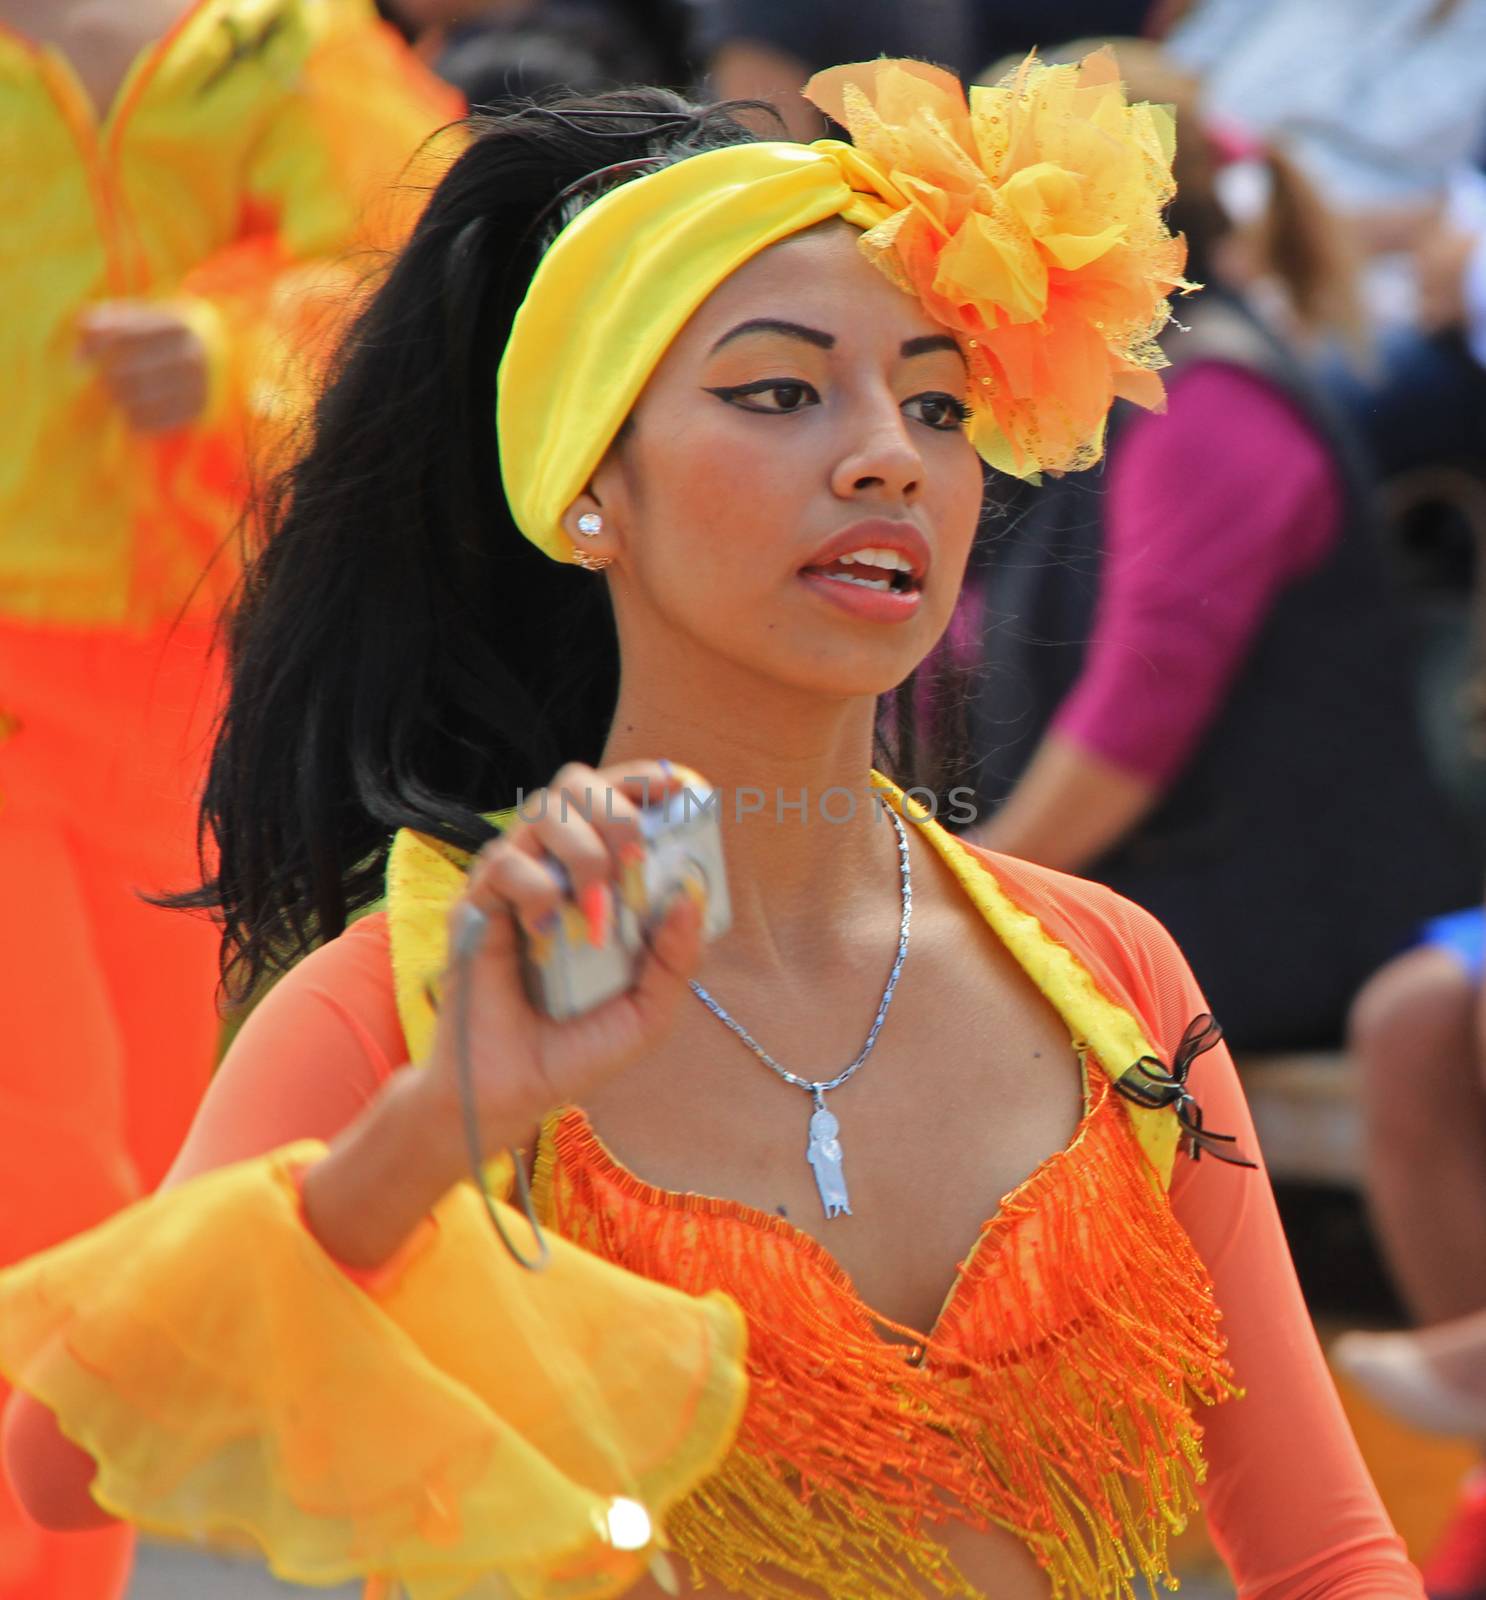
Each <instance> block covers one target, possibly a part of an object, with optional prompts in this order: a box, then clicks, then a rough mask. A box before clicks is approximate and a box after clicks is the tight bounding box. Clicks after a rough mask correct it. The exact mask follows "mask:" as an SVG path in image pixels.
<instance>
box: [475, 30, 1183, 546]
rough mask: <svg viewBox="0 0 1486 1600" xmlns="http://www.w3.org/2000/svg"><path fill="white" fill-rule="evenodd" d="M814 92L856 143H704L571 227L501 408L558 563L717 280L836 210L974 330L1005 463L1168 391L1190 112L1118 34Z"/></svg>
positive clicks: (898, 273) (518, 514) (525, 508)
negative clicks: (1123, 54) (595, 485)
mask: <svg viewBox="0 0 1486 1600" xmlns="http://www.w3.org/2000/svg"><path fill="white" fill-rule="evenodd" d="M806 93H807V95H808V96H809V97H810V99H811V100H812V101H814V103H815V104H816V105H818V106H820V107H821V109H822V110H824V111H826V112H827V113H828V114H829V115H831V116H833V117H835V118H836V120H837V121H839V122H841V123H842V124H843V125H844V126H846V127H847V128H849V129H850V130H851V134H852V138H853V141H854V142H853V143H852V144H844V143H842V142H840V141H838V140H834V139H821V140H817V141H816V143H814V144H812V145H799V144H786V143H783V142H769V143H759V144H742V145H733V146H729V147H727V148H725V149H721V150H712V151H708V152H706V153H705V154H702V155H697V156H690V157H687V158H686V159H684V160H681V161H678V162H675V163H674V164H673V165H671V166H668V167H664V168H662V169H661V170H660V171H658V172H653V173H650V174H649V175H647V176H645V177H643V178H636V179H634V180H632V181H630V182H628V183H624V184H621V185H619V186H618V187H617V188H615V189H612V190H610V191H609V193H608V194H606V195H604V196H603V197H602V198H601V199H599V200H597V201H595V202H594V203H593V204H592V205H591V206H589V207H588V208H587V209H586V210H584V211H583V212H582V213H580V214H579V216H578V217H576V218H575V219H574V220H573V221H572V222H571V223H569V224H568V226H567V227H565V228H564V229H563V230H562V232H561V233H560V234H559V235H558V237H557V239H556V240H555V241H554V242H553V244H552V247H551V248H550V249H549V250H548V251H547V253H546V255H545V256H544V257H543V259H542V262H541V265H540V266H539V267H538V269H537V271H536V274H535V276H534V277H533V279H532V282H531V285H530V287H529V289H528V290H527V294H526V298H525V299H524V300H523V302H522V304H521V307H520V309H519V310H518V312H517V314H516V318H515V321H514V323H513V325H512V328H511V336H510V339H509V341H508V343H507V345H506V349H505V354H504V356H503V357H502V359H501V364H500V371H499V374H498V377H497V405H496V427H497V433H498V438H499V444H500V460H501V474H502V477H503V479H504V482H505V490H506V498H507V500H508V502H509V504H510V508H511V514H512V516H513V518H514V519H515V522H516V525H517V527H519V528H520V529H521V531H522V532H523V533H524V534H525V535H526V536H527V538H529V539H530V540H532V541H533V543H535V544H536V545H537V546H538V547H539V548H541V549H542V550H543V551H545V552H546V553H547V554H548V555H550V556H552V557H553V558H554V559H555V560H558V561H571V560H572V558H573V546H572V542H571V540H570V539H569V538H568V535H567V533H566V531H565V530H564V529H563V527H562V520H561V519H562V517H563V514H564V513H565V512H566V511H567V509H568V508H569V507H570V506H571V505H572V503H573V501H574V500H575V499H576V498H577V497H578V495H579V494H581V493H582V491H583V490H584V488H585V487H586V486H587V484H588V482H589V480H590V479H591V477H592V476H593V473H594V470H595V468H597V466H598V465H599V463H600V462H601V461H602V460H603V458H604V454H605V452H606V451H607V450H608V448H609V446H610V444H611V443H612V442H613V440H614V437H615V435H616V434H617V433H618V432H619V429H620V427H621V426H622V425H623V423H624V420H625V418H626V417H627V416H628V415H629V412H630V410H631V408H632V407H633V405H634V403H635V401H636V400H637V399H638V398H639V396H640V393H641V391H642V390H643V389H644V387H645V384H646V382H647V381H648V379H649V377H650V374H651V373H652V372H653V371H654V370H655V368H656V366H657V364H658V363H659V361H660V359H661V357H662V356H663V355H664V354H665V351H666V349H667V347H668V346H669V345H670V343H671V341H672V340H673V339H674V338H675V337H676V335H677V334H678V333H679V332H680V331H681V329H682V328H683V327H684V326H685V324H686V322H687V320H688V319H689V318H690V317H691V315H692V313H693V312H694V311H695V310H696V309H697V307H698V306H700V305H701V303H702V302H703V301H704V300H705V299H706V298H707V296H708V295H709V294H711V293H712V291H713V290H714V289H715V288H716V287H717V286H718V285H719V284H720V283H722V282H723V280H724V279H726V278H727V277H728V276H729V275H730V274H732V273H733V272H735V271H736V270H737V269H738V268H739V267H740V266H742V265H743V263H744V262H746V261H748V260H749V259H750V258H751V257H752V256H755V255H757V254H758V252H759V251H760V250H763V249H766V248H767V247H768V246H769V245H771V244H774V243H776V242H777V241H779V240H780V239H784V238H787V237H789V235H791V234H794V233H798V232H800V231H801V230H803V229H805V228H810V227H813V226H814V225H815V224H816V223H818V222H824V221H826V220H827V219H829V218H831V217H840V218H841V219H842V220H843V221H845V222H848V223H851V224H853V225H854V226H856V227H858V228H861V229H863V230H864V232H863V236H862V240H861V245H862V249H863V251H864V253H865V254H866V255H867V256H868V258H869V259H871V260H872V261H873V262H875V263H876V265H878V266H879V267H880V268H882V270H883V271H885V272H886V273H887V274H888V275H889V276H890V277H891V278H892V279H893V281H894V282H896V283H897V284H898V285H899V286H900V287H901V288H903V289H905V290H907V291H908V292H909V293H913V294H916V295H917V296H918V297H919V299H920V301H921V302H922V303H923V306H924V308H925V310H926V311H927V312H928V313H929V315H930V316H931V317H933V318H934V319H935V320H936V321H938V322H940V323H942V324H943V325H944V326H945V327H947V328H949V329H950V331H951V332H953V333H954V334H955V335H956V336H957V337H958V339H959V342H960V347H961V349H962V351H963V352H964V354H965V357H966V360H967V363H968V365H969V368H970V374H971V384H970V389H971V392H970V395H969V399H970V404H971V406H972V408H973V415H972V419H971V422H970V424H969V428H968V432H969V434H970V438H971V440H972V442H973V443H974V445H975V447H976V449H977V450H979V452H980V454H981V455H982V456H983V457H984V458H985V459H986V460H987V461H988V462H990V463H991V465H992V466H994V467H997V468H999V469H1001V470H1002V471H1005V472H1010V473H1014V474H1017V475H1018V476H1029V475H1031V474H1033V473H1036V472H1038V471H1039V470H1049V471H1054V472H1061V471H1068V470H1072V469H1074V468H1077V467H1082V466H1087V465H1089V464H1090V463H1092V462H1093V461H1096V460H1097V459H1098V457H1099V455H1100V453H1101V451H1102V449H1103V438H1104V424H1105V419H1106V417H1107V415H1108V412H1109V407H1110V404H1111V403H1112V401H1113V399H1114V398H1115V396H1116V395H1122V396H1125V397H1126V398H1128V399H1131V400H1134V401H1136V402H1137V403H1139V404H1141V405H1145V406H1148V407H1152V408H1154V407H1158V406H1159V405H1160V404H1161V403H1162V398H1163V394H1162V386H1161V380H1160V378H1159V377H1157V376H1156V373H1155V369H1156V368H1157V367H1159V366H1163V365H1165V361H1164V358H1163V357H1162V355H1161V353H1160V350H1159V348H1158V347H1157V346H1156V344H1155V337H1156V335H1157V334H1158V333H1159V332H1160V331H1161V329H1162V327H1163V326H1164V325H1165V323H1166V321H1167V320H1168V318H1169V316H1170V308H1169V306H1168V304H1167V300H1166V296H1167V295H1168V294H1169V293H1170V292H1171V291H1172V290H1173V289H1176V288H1181V289H1187V288H1190V287H1192V286H1191V285H1189V284H1187V283H1186V282H1185V280H1184V279H1183V278H1182V276H1181V272H1182V267H1183V265H1184V262H1185V245H1184V241H1183V240H1181V239H1180V238H1179V237H1178V238H1173V237H1172V235H1171V234H1170V233H1169V231H1168V230H1167V229H1166V227H1165V225H1164V223H1163V222H1162V220H1161V210H1162V207H1163V206H1164V205H1165V204H1166V202H1167V201H1168V200H1169V199H1170V198H1171V196H1172V194H1173V192H1174V186H1173V184H1172V181H1171V156H1172V151H1173V149H1174V141H1173V137H1172V128H1171V118H1170V115H1169V114H1168V113H1167V112H1166V111H1165V110H1164V109H1163V108H1161V107H1157V106H1148V105H1135V106H1131V105H1128V104H1127V103H1126V101H1125V97H1124V92H1123V90H1122V88H1121V86H1120V81H1119V69H1118V67H1117V66H1116V64H1115V61H1114V57H1113V53H1112V52H1110V51H1108V50H1103V51H1100V52H1098V53H1097V54H1095V55H1092V56H1089V57H1086V58H1085V59H1084V60H1083V61H1082V62H1080V63H1078V64H1077V65H1076V66H1064V67H1047V66H1043V65H1042V64H1041V63H1040V62H1038V61H1036V60H1035V58H1033V57H1028V59H1027V61H1026V62H1024V63H1023V65H1022V67H1021V68H1020V69H1019V71H1018V72H1016V73H1014V74H1009V75H1008V76H1007V77H1006V78H1005V79H1003V80H1002V82H1001V83H1000V84H998V85H996V86H995V87H993V88H972V89H971V91H970V98H969V101H968V103H967V101H966V98H965V94H964V91H963V90H962V89H961V87H960V84H959V82H958V80H957V79H955V78H954V77H953V76H951V75H950V74H949V73H947V72H943V71H941V70H939V69H938V68H936V67H928V66H925V65H923V64H922V63H920V62H916V61H872V62H864V63H861V64H859V65H857V66H851V67H835V68H832V69H831V70H830V71H829V72H824V73H818V74H817V75H816V76H815V77H814V78H812V79H811V81H810V83H809V85H808V86H807V88H806Z"/></svg>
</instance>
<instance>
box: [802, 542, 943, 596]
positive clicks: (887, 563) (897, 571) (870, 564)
mask: <svg viewBox="0 0 1486 1600" xmlns="http://www.w3.org/2000/svg"><path fill="white" fill-rule="evenodd" d="M805 571H806V572H808V573H813V574H815V575H817V576H819V577H822V578H830V579H832V580H833V581H834V582H836V583H849V584H854V585H856V586H857V587H859V588H863V589H876V590H877V591H878V592H879V593H883V594H916V593H917V592H918V590H919V589H921V588H922V587H923V584H922V580H921V579H920V578H919V577H918V576H917V574H916V573H915V572H914V570H913V564H912V562H910V561H909V560H908V558H907V557H906V556H903V555H900V554H899V553H898V552H897V551H896V550H856V551H853V552H852V553H851V554H849V555H843V556H838V557H837V558H836V559H835V560H834V561H827V562H824V563H823V564H822V565H820V566H818V567H806V568H805Z"/></svg>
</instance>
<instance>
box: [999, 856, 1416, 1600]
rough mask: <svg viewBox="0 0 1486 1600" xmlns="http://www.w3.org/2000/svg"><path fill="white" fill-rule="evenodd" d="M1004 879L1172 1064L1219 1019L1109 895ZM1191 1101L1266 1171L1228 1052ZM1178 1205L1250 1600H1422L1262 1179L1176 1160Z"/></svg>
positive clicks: (1147, 925) (1234, 1558)
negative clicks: (1218, 1333)
mask: <svg viewBox="0 0 1486 1600" xmlns="http://www.w3.org/2000/svg"><path fill="white" fill-rule="evenodd" d="M994 866H995V871H996V873H997V875H998V876H999V877H1000V878H1001V880H1002V881H1003V883H1004V884H1005V887H1006V889H1007V891H1008V893H1010V894H1012V895H1013V897H1014V898H1015V899H1016V900H1017V901H1018V903H1019V904H1021V905H1023V906H1024V907H1025V908H1026V909H1027V910H1029V911H1032V912H1033V913H1034V914H1035V915H1036V916H1037V917H1038V918H1039V920H1041V921H1042V923H1043V925H1044V927H1046V928H1047V929H1048V931H1049V932H1050V933H1052V934H1053V936H1054V937H1055V938H1057V939H1058V940H1060V941H1061V942H1063V943H1065V944H1067V945H1069V946H1070V948H1072V949H1073V950H1074V951H1075V952H1076V954H1077V955H1078V956H1079V957H1080V959H1081V960H1082V961H1083V962H1084V964H1085V965H1086V966H1087V967H1088V968H1089V970H1090V971H1091V972H1092V973H1093V975H1094V977H1095V979H1096V981H1097V983H1098V984H1099V986H1100V987H1101V988H1102V989H1104V990H1105V991H1106V992H1107V993H1108V994H1109V995H1110V996H1111V998H1113V999H1116V1000H1118V1001H1119V1002H1120V1003H1121V1004H1124V1005H1127V1006H1129V1007H1130V1009H1132V1010H1133V1011H1134V1012H1135V1013H1136V1014H1137V1015H1138V1016H1139V1017H1140V1018H1141V1019H1142V1020H1143V1021H1144V1023H1145V1024H1146V1028H1147V1032H1148V1033H1149V1035H1150V1037H1151V1039H1152V1040H1153V1041H1154V1042H1155V1043H1156V1046H1157V1048H1158V1049H1159V1050H1161V1051H1162V1052H1164V1054H1165V1059H1166V1060H1168V1061H1169V1060H1170V1052H1171V1051H1172V1049H1173V1048H1174V1047H1175V1045H1176V1043H1177V1041H1178V1040H1179V1039H1180V1038H1181V1036H1182V1032H1183V1030H1184V1029H1185V1028H1186V1026H1187V1024H1188V1022H1190V1021H1191V1019H1192V1018H1193V1017H1194V1016H1196V1015H1197V1014H1198V1013H1200V1012H1203V1011H1206V1010H1208V1005H1207V1002H1206V1000H1205V999H1204V998H1203V995H1202V991H1201V989H1200V988H1199V986H1198V984H1197V980H1196V979H1195V978H1194V977H1193V975H1192V971H1191V969H1190V968H1189V967H1188V965H1187V962H1186V960H1185V958H1184V957H1183V955H1182V953H1181V951H1180V950H1179V949H1178V948H1177V945H1176V942H1175V940H1173V939H1172V937H1171V935H1170V934H1169V933H1167V932H1166V930H1165V928H1163V927H1162V926H1161V924H1160V923H1159V922H1157V920H1156V919H1155V918H1154V917H1153V916H1151V915H1150V913H1149V912H1147V911H1144V910H1142V909H1141V908H1140V907H1138V906H1136V905H1133V904H1132V903H1131V902H1130V901H1128V900H1125V899H1123V898H1122V897H1121V896H1119V895H1117V894H1115V893H1114V892H1113V891H1112V890H1109V889H1107V888H1105V887H1104V886H1103V885H1101V884H1093V883H1086V882H1083V881H1082V880H1080V879H1077V878H1072V877H1068V876H1066V875H1064V874H1062V873H1056V872H1051V871H1049V870H1047V869H1046V868H1041V867H1033V866H1030V865H1028V864H1027V863H1024V862H1019V861H1013V860H1012V859H1010V858H1009V857H1005V856H996V857H994ZM1219 914H1220V913H1219ZM1221 1020H1222V1019H1221V1018H1219V1021H1221ZM1189 1087H1190V1088H1191V1091H1192V1093H1193V1094H1194V1095H1195V1097H1196V1099H1197V1101H1198V1103H1199V1104H1200V1105H1201V1107H1202V1110H1203V1114H1204V1118H1205V1121H1206V1124H1207V1126H1208V1127H1210V1128H1212V1129H1215V1130H1216V1131H1217V1132H1219V1133H1229V1134H1235V1135H1237V1138H1238V1146H1237V1147H1238V1149H1239V1150H1240V1151H1241V1152H1242V1153H1243V1154H1244V1155H1246V1156H1249V1157H1251V1158H1255V1159H1259V1160H1261V1162H1262V1153H1261V1152H1260V1150H1259V1146H1258V1139H1257V1137H1256V1135H1255V1132H1254V1125H1253V1121H1252V1119H1251V1118H1250V1116H1249V1110H1248V1105H1247V1103H1246V1101H1245V1099H1244V1093H1243V1088H1242V1086H1241V1084H1240V1083H1239V1078H1238V1073H1237V1071H1236V1070H1235V1069H1234V1065H1233V1060H1232V1057H1231V1056H1230V1055H1229V1053H1228V1049H1227V1046H1226V1045H1221V1044H1220V1045H1219V1046H1218V1047H1217V1048H1216V1049H1213V1050H1209V1051H1207V1052H1206V1053H1204V1054H1202V1055H1199V1056H1198V1057H1197V1058H1196V1060H1195V1061H1194V1063H1193V1065H1192V1071H1191V1077H1190V1079H1189ZM1171 1203H1172V1208H1173V1210H1174V1211H1175V1213H1176V1216H1177V1219H1178V1220H1179V1221H1180V1222H1181V1224H1182V1226H1183V1228H1184V1229H1185V1231H1186V1232H1187V1235H1188V1236H1189V1237H1190V1238H1191V1240H1192V1242H1193V1243H1194V1244H1195V1245H1196V1247H1197V1251H1198V1254H1199V1255H1200V1256H1201V1257H1202V1259H1203V1261H1204V1263H1205V1264H1206V1266H1207V1269H1208V1271H1209V1273H1210V1274H1211V1275H1212V1279H1213V1284H1214V1287H1215V1289H1216V1292H1217V1300H1218V1305H1219V1307H1220V1309H1221V1311H1222V1316H1223V1321H1222V1325H1221V1326H1222V1328H1223V1331H1224V1332H1225V1333H1226V1335H1227V1339H1228V1357H1229V1360H1230V1361H1231V1362H1232V1365H1233V1370H1234V1373H1235V1375H1236V1377H1237V1380H1238V1382H1239V1384H1240V1385H1242V1387H1243V1390H1244V1394H1243V1397H1242V1398H1240V1399H1236V1400H1233V1401H1230V1402H1229V1404H1227V1405H1224V1406H1218V1407H1216V1408H1214V1409H1213V1410H1211V1411H1209V1412H1206V1413H1205V1414H1204V1416H1203V1419H1202V1420H1203V1428H1204V1454H1205V1455H1206V1458H1207V1461H1208V1477H1207V1482H1206V1484H1205V1486H1204V1488H1203V1490H1202V1491H1201V1498H1202V1502H1203V1506H1204V1509H1205V1511H1206V1513H1207V1518H1208V1524H1209V1528H1210V1530H1211V1532H1212V1535H1213V1540H1214V1542H1215V1543H1216V1544H1217V1546H1218V1549H1219V1551H1220V1553H1221V1554H1222V1556H1223V1558H1224V1560H1225V1561H1226V1562H1227V1564H1228V1567H1229V1570H1230V1572H1231V1573H1232V1575H1233V1578H1234V1581H1235V1582H1236V1584H1237V1586H1238V1594H1239V1600H1423V1595H1424V1588H1423V1584H1422V1582H1421V1580H1420V1577H1419V1574H1418V1573H1417V1572H1416V1570H1415V1569H1414V1567H1413V1566H1412V1565H1411V1564H1410V1563H1409V1560H1408V1557H1407V1554H1406V1553H1405V1550H1404V1546H1403V1542H1402V1540H1400V1539H1399V1537H1398V1535H1397V1534H1396V1533H1395V1532H1394V1530H1393V1526H1392V1524H1391V1522H1390V1521H1389V1518H1388V1515H1387V1513H1386V1512H1385V1511H1384V1509H1383V1506H1382V1503H1381V1501H1380V1500H1379V1499H1378V1494H1377V1491H1376V1489H1375V1488H1374V1487H1373V1484H1372V1480H1371V1478H1370V1477H1369V1475H1368V1471H1367V1468H1366V1466H1365V1465H1364V1463H1363V1461H1362V1457H1361V1454H1360V1452H1359V1451H1358V1449H1357V1444H1356V1441H1355V1440H1354V1439H1353V1437H1352V1431H1351V1428H1350V1427H1349V1425H1348V1423H1347V1419H1346V1416H1345V1414H1344V1412H1343V1411H1342V1407H1341V1402H1340V1400H1339V1399H1338V1398H1337V1393H1336V1388H1335V1385H1334V1384H1333V1383H1332V1381H1331V1375H1330V1373H1329V1371H1328V1370H1327V1367H1326V1361H1325V1357H1324V1356H1323V1355H1322V1353H1321V1347H1320V1344H1319V1342H1318V1340H1317V1338H1316V1334H1315V1329H1314V1328H1313V1327H1312V1325H1311V1319H1310V1316H1309V1313H1308V1312H1307V1310H1306V1306H1305V1302H1304V1300H1303V1299H1302V1297H1301V1293H1300V1286H1299V1284H1298V1282H1297V1281H1296V1277H1295V1269H1294V1266H1293V1265H1292V1263H1291V1260H1290V1251H1289V1247H1288V1245H1287V1244H1286V1242H1285V1236H1284V1232H1283V1230H1282V1228H1281V1226H1280V1220H1279V1213H1278V1211H1277V1210H1276V1208H1275V1202H1274V1194H1273V1192H1272V1190H1271V1188H1270V1184H1269V1178H1268V1175H1267V1173H1266V1172H1265V1171H1264V1170H1263V1168H1262V1165H1261V1168H1260V1170H1258V1171H1252V1172H1251V1171H1245V1170H1243V1169H1242V1168H1238V1167H1232V1166H1225V1165H1224V1164H1223V1163H1222V1162H1219V1161H1215V1160H1212V1159H1209V1158H1204V1159H1203V1160H1201V1161H1198V1162H1194V1161H1192V1160H1190V1159H1188V1157H1187V1156H1185V1155H1180V1156H1178V1158H1177V1164H1176V1168H1175V1171H1174V1174H1173V1178H1172V1185H1171Z"/></svg>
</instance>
